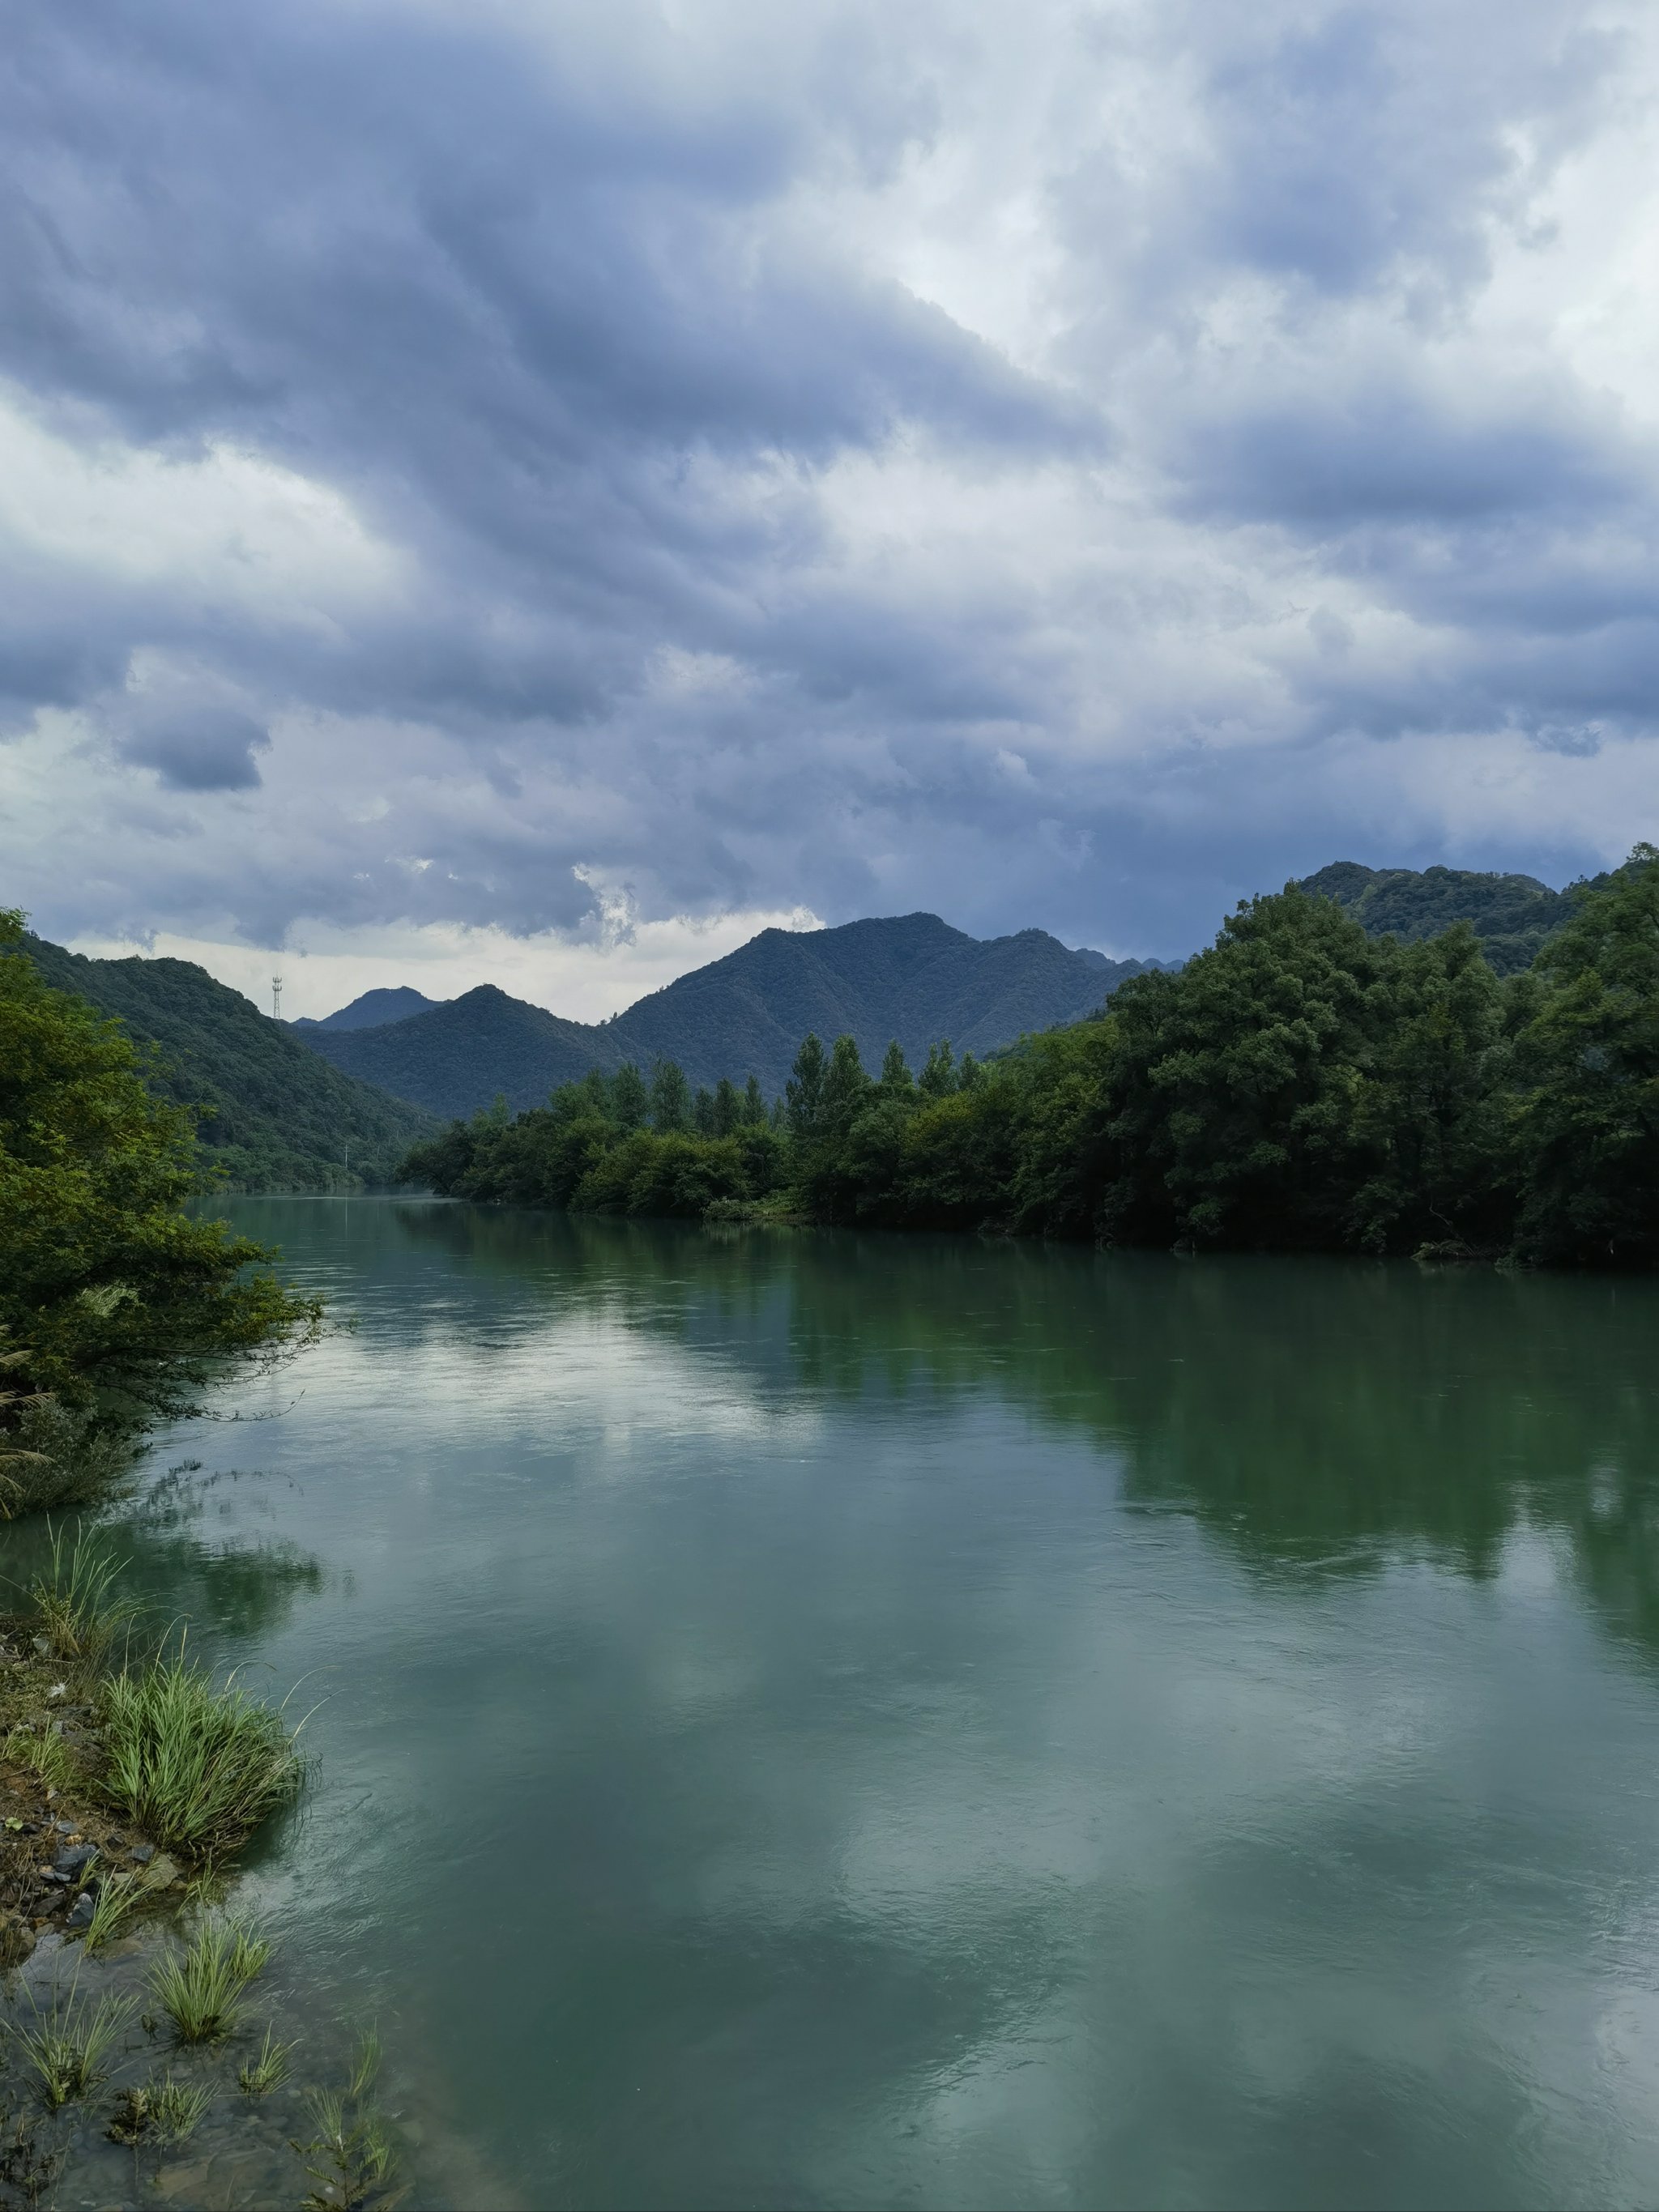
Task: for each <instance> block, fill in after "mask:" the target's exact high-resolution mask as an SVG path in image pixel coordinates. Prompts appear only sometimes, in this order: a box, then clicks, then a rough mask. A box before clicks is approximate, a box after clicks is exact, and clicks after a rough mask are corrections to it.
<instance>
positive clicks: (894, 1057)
mask: <svg viewBox="0 0 1659 2212" xmlns="http://www.w3.org/2000/svg"><path fill="white" fill-rule="evenodd" d="M878 1080H879V1082H880V1085H881V1088H882V1090H883V1091H884V1093H885V1095H886V1096H887V1097H889V1098H910V1097H915V1088H916V1086H915V1082H914V1080H913V1079H912V1078H911V1074H910V1071H909V1069H908V1067H907V1066H905V1064H904V1051H903V1048H902V1046H901V1045H900V1043H899V1041H898V1039H897V1038H896V1037H895V1038H894V1039H893V1042H891V1044H890V1045H889V1046H888V1048H887V1050H886V1053H885V1054H884V1058H883V1060H882V1063H881V1074H880V1077H879V1079H878Z"/></svg>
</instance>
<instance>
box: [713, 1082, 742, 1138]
mask: <svg viewBox="0 0 1659 2212" xmlns="http://www.w3.org/2000/svg"><path fill="white" fill-rule="evenodd" d="M743 1122H744V1110H743V1094H742V1092H741V1091H739V1090H738V1086H737V1085H736V1084H735V1083H733V1082H732V1079H731V1077H730V1076H729V1075H723V1076H721V1078H720V1081H719V1083H718V1084H717V1085H715V1087H714V1131H713V1133H714V1135H715V1136H717V1137H729V1136H732V1134H734V1133H735V1132H736V1131H737V1130H738V1129H739V1128H741V1127H742V1126H743Z"/></svg>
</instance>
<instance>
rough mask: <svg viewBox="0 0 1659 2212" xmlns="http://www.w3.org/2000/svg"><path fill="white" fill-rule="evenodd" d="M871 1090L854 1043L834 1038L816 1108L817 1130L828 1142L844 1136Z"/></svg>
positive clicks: (849, 1038)
mask: <svg viewBox="0 0 1659 2212" xmlns="http://www.w3.org/2000/svg"><path fill="white" fill-rule="evenodd" d="M873 1089H874V1085H872V1082H871V1080H870V1079H869V1077H868V1076H867V1075H866V1073H865V1072H864V1062H863V1060H860V1057H859V1048H858V1045H857V1043H856V1042H855V1041H854V1039H853V1038H852V1037H850V1036H838V1037H837V1038H836V1042H835V1046H834V1048H833V1049H832V1050H831V1052H830V1054H829V1067H828V1069H827V1070H826V1072H825V1074H824V1078H823V1100H822V1103H821V1104H820V1106H819V1109H818V1128H819V1132H820V1133H821V1134H822V1135H823V1136H825V1137H829V1138H830V1139H836V1138H841V1137H844V1136H845V1135H846V1134H847V1132H848V1129H850V1128H851V1127H852V1126H853V1122H854V1118H855V1117H856V1115H858V1113H859V1111H860V1108H861V1107H863V1106H864V1105H865V1104H866V1103H867V1102H868V1100H869V1097H870V1094H871V1091H872V1090H873Z"/></svg>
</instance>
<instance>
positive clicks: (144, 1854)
mask: <svg viewBox="0 0 1659 2212" xmlns="http://www.w3.org/2000/svg"><path fill="white" fill-rule="evenodd" d="M114 1840H115V1838H114V1837H113V1836H112V1837H111V1838H110V1841H111V1842H112V1843H113V1842H114ZM127 1857H129V1858H131V1859H137V1862H138V1863H139V1865H140V1866H148V1865H149V1863H150V1861H151V1860H152V1859H153V1858H154V1857H155V1844H131V1845H130V1846H129V1848H128V1850H127Z"/></svg>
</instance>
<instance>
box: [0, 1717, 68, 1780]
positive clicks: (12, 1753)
mask: <svg viewBox="0 0 1659 2212" xmlns="http://www.w3.org/2000/svg"><path fill="white" fill-rule="evenodd" d="M0 1759H6V1760H8V1761H9V1763H10V1764H11V1765H14V1766H27V1767H28V1768H29V1769H30V1770H31V1771H33V1772H34V1773H36V1774H38V1775H39V1776H40V1779H41V1781H42V1782H44V1783H45V1784H46V1787H47V1788H48V1789H49V1790H68V1789H70V1787H71V1786H72V1785H73V1784H75V1783H76V1782H78V1781H79V1780H80V1779H81V1769H80V1765H79V1764H78V1762H77V1761H76V1757H75V1753H73V1752H72V1751H71V1750H70V1747H69V1746H68V1745H67V1744H66V1743H65V1742H64V1739H63V1737H62V1736H61V1735H52V1733H51V1731H50V1730H47V1731H46V1734H44V1735H35V1734H34V1732H33V1729H21V1728H15V1729H12V1731H11V1733H10V1734H9V1735H8V1736H7V1738H6V1740H5V1741H4V1743H3V1744H0Z"/></svg>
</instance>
